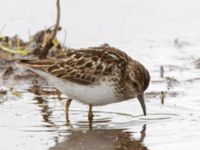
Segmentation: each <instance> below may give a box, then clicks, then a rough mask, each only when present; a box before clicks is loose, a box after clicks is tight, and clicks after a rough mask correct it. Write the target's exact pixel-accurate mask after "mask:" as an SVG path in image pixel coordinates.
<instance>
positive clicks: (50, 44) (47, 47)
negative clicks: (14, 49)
mask: <svg viewBox="0 0 200 150" xmlns="http://www.w3.org/2000/svg"><path fill="white" fill-rule="evenodd" d="M56 6H57V19H56V25H55V29H54V31H53V33H52V35H51V37H50V39H49V41H48V42H47V43H46V45H45V46H44V48H43V50H42V52H41V55H40V57H39V58H40V59H44V58H46V56H47V55H48V53H49V50H50V49H51V48H52V47H53V40H54V39H55V37H56V34H57V32H58V30H59V25H60V0H57V3H56Z"/></svg>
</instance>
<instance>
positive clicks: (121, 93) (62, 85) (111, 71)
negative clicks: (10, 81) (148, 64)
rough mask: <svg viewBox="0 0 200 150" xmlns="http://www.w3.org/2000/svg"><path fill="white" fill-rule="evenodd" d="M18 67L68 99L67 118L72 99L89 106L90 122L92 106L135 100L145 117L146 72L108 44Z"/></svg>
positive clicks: (147, 81)
mask: <svg viewBox="0 0 200 150" xmlns="http://www.w3.org/2000/svg"><path fill="white" fill-rule="evenodd" d="M21 64H22V65H23V66H26V67H27V68H28V69H29V70H32V71H33V72H35V73H36V74H38V75H40V76H41V77H43V78H44V79H46V80H47V81H48V82H49V83H50V84H52V85H53V86H54V87H55V88H57V89H58V90H59V91H60V92H61V93H63V94H66V95H67V96H68V97H69V99H68V100H67V102H66V112H67V118H68V111H69V106H70V103H71V101H72V99H75V100H78V101H80V102H82V103H84V104H88V105H89V112H88V119H89V120H92V119H93V113H92V106H100V105H106V104H110V103H116V102H121V101H124V100H128V99H131V98H135V97H137V98H138V100H139V102H140V104H141V106H142V110H143V114H144V115H146V106H145V102H144V97H143V93H144V91H145V90H146V89H147V87H148V85H149V81H150V76H149V72H148V71H147V69H146V68H145V67H144V66H143V65H142V64H141V63H139V62H138V61H136V60H133V59H132V58H131V57H129V56H128V55H127V54H126V53H125V52H123V51H121V50H119V49H116V48H114V47H110V46H108V45H104V46H100V47H90V48H85V49H78V50H75V49H70V50H68V51H67V52H66V53H64V54H62V55H58V56H56V57H55V58H46V59H43V60H26V61H21Z"/></svg>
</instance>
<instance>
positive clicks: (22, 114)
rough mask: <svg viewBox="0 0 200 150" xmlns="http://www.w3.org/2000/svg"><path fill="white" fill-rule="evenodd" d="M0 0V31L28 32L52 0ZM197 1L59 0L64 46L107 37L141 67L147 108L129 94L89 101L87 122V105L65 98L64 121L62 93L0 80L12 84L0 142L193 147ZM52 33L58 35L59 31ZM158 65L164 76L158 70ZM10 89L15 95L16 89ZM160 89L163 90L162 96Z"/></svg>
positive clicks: (40, 23) (40, 22)
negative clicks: (146, 78)
mask: <svg viewBox="0 0 200 150" xmlns="http://www.w3.org/2000/svg"><path fill="white" fill-rule="evenodd" d="M0 2H1V9H0V14H1V15H0V16H1V24H0V26H2V27H3V26H4V24H6V28H5V29H4V30H3V31H2V32H3V34H9V35H13V34H15V33H18V34H19V35H20V36H21V37H23V38H25V39H27V37H28V31H30V32H31V33H34V32H35V31H37V30H40V29H42V28H43V27H48V26H49V25H52V24H53V23H54V17H55V13H54V9H55V6H54V1H53V0H52V1H49V0H43V1H39V0H35V1H25V0H20V1H18V2H15V1H12V0H7V1H3V0H0ZM12 3H16V4H13V5H11V4H12ZM199 3H200V2H199V1H198V0H193V1H190V0H174V1H169V0H168V1H167V0H163V1H159V0H150V1H148V2H147V1H144V0H143V1H141V0H126V1H124V0H118V1H114V0H109V1H106V0H101V1H98V0H85V1H81V0H73V1H72V0H69V1H62V21H61V23H62V27H63V28H64V30H66V31H67V40H66V44H67V45H68V46H71V47H88V46H96V45H100V44H102V43H105V42H107V43H109V44H110V45H112V46H115V47H118V48H120V49H123V50H124V51H126V52H127V53H128V54H129V55H130V56H132V57H133V58H135V59H137V60H139V61H140V62H142V63H143V64H144V65H145V66H146V67H147V68H148V69H149V71H150V74H151V78H152V81H151V85H150V87H149V88H148V90H147V94H146V95H145V99H146V105H147V111H148V115H147V116H146V117H144V116H142V115H141V114H142V111H141V108H140V106H139V103H138V102H137V100H135V99H134V100H130V101H126V102H121V103H117V104H111V105H107V106H103V107H95V108H94V115H95V116H94V122H93V123H89V122H88V121H87V110H88V107H87V106H85V105H82V104H80V103H79V102H77V101H73V102H72V105H71V107H70V108H71V110H70V124H69V123H68V122H66V121H65V111H64V109H65V101H66V96H64V95H61V98H60V97H59V95H57V94H56V92H55V89H54V88H52V87H51V86H49V85H47V83H46V82H45V81H41V80H40V81H39V83H36V82H32V81H28V80H23V79H21V80H16V81H13V80H11V79H9V80H0V90H1V89H9V88H10V87H13V89H14V90H13V91H10V92H8V93H7V94H5V95H3V96H1V97H0V120H1V121H0V133H1V134H0V149H2V150H10V149H16V150H23V149H24V150H35V149H38V150H40V149H41V150H45V149H46V150H47V149H49V150H63V149H67V150H68V149H69V150H76V149H77V150H81V149H85V150H93V149H96V150H101V149H108V150H112V149H117V150H126V149H128V150H136V149H142V150H145V149H149V150H166V149H167V150H175V149H176V150H179V149H180V150H187V149H191V150H199V149H200V148H199V146H200V144H199V139H200V132H199V131H200V93H199V89H200V79H199V75H200V70H199V69H197V68H195V63H194V62H195V61H196V60H198V59H199V58H200V44H199V40H200V30H199V25H200V21H199V16H200V9H199V6H200V5H199ZM44 9H45V11H44ZM36 10H37V11H36ZM41 12H42V13H41ZM2 14H4V15H2ZM5 14H6V15H5ZM59 37H60V39H62V40H63V37H64V33H61V34H60V35H59ZM161 65H163V67H164V77H165V78H160V66H161ZM0 68H1V67H0ZM15 91H19V92H22V95H20V96H19V95H18V96H16V94H15ZM161 91H163V92H164V93H166V94H165V99H164V104H161V98H160V92H161Z"/></svg>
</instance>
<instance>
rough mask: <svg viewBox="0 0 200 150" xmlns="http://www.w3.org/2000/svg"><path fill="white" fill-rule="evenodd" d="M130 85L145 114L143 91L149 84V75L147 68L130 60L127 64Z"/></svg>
mask: <svg viewBox="0 0 200 150" xmlns="http://www.w3.org/2000/svg"><path fill="white" fill-rule="evenodd" d="M128 70H129V71H128V74H129V79H130V81H131V83H130V86H131V87H132V89H133V92H134V95H135V96H136V97H137V98H138V100H139V102H140V104H141V107H142V110H143V114H144V115H145V116H146V106H145V102H144V96H143V94H144V91H145V90H146V89H147V87H148V86H149V82H150V75H149V72H148V71H147V69H146V68H145V67H144V66H143V65H142V64H140V63H139V62H137V61H132V63H131V64H129V66H128Z"/></svg>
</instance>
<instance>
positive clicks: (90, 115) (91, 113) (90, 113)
mask: <svg viewBox="0 0 200 150" xmlns="http://www.w3.org/2000/svg"><path fill="white" fill-rule="evenodd" d="M93 116H94V115H93V112H92V105H89V112H88V120H89V121H92V120H93Z"/></svg>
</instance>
